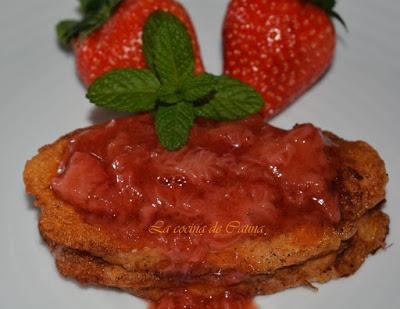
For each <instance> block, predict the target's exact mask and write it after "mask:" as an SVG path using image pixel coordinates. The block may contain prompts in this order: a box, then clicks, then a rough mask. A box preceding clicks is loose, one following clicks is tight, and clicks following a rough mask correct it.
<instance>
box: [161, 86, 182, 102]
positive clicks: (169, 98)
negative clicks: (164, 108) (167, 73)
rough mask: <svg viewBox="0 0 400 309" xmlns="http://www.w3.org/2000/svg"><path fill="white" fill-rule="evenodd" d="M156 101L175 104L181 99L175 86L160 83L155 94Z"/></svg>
mask: <svg viewBox="0 0 400 309" xmlns="http://www.w3.org/2000/svg"><path fill="white" fill-rule="evenodd" d="M157 99H158V101H160V102H161V103H165V104H176V103H178V102H181V101H182V99H181V98H180V96H179V95H178V94H177V92H176V91H175V87H173V86H171V85H162V86H161V88H160V89H159V91H158V95H157Z"/></svg>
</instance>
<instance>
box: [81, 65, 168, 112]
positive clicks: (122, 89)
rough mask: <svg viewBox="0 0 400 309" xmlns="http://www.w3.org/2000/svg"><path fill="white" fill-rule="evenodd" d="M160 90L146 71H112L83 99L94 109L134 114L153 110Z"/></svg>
mask: <svg viewBox="0 0 400 309" xmlns="http://www.w3.org/2000/svg"><path fill="white" fill-rule="evenodd" d="M159 88H160V82H159V81H158V80H157V78H156V77H155V76H154V74H153V73H152V72H151V71H149V70H145V69H115V70H112V71H110V72H108V73H105V74H104V75H103V76H101V77H99V78H98V79H96V80H95V82H94V83H93V84H92V85H91V86H90V87H89V90H88V93H87V95H86V96H87V98H88V99H89V100H90V102H92V103H94V104H96V105H97V106H101V107H106V108H109V109H112V110H115V111H121V112H133V113H137V112H145V111H150V110H153V109H154V108H155V106H156V100H157V92H158V90H159Z"/></svg>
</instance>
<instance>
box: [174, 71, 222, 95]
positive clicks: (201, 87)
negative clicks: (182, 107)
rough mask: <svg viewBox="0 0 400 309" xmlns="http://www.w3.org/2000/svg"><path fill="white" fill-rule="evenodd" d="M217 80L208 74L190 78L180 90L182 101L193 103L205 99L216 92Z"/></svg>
mask: <svg viewBox="0 0 400 309" xmlns="http://www.w3.org/2000/svg"><path fill="white" fill-rule="evenodd" d="M216 80H217V79H216V77H215V76H214V75H211V74H208V73H203V74H201V75H198V76H192V77H190V78H188V79H187V80H185V82H184V83H183V85H182V87H181V89H180V92H181V96H182V99H184V100H185V101H189V102H193V101H197V100H199V99H202V98H204V97H205V96H207V95H209V94H210V93H211V92H213V91H214V90H215V85H216Z"/></svg>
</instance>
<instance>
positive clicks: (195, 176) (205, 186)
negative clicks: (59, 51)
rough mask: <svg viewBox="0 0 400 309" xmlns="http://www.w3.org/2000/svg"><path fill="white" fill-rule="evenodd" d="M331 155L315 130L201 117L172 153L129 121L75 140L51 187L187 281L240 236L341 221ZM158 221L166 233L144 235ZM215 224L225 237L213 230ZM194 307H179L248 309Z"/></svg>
mask: <svg viewBox="0 0 400 309" xmlns="http://www.w3.org/2000/svg"><path fill="white" fill-rule="evenodd" d="M328 148H329V146H328V145H327V140H326V139H325V138H324V137H323V135H322V133H321V131H320V130H319V129H317V128H316V127H314V126H313V125H311V124H304V125H297V126H295V127H294V128H293V129H292V130H290V131H286V130H282V129H278V128H275V127H272V126H270V125H268V124H265V123H264V122H263V120H262V118H261V117H260V116H253V117H250V118H247V119H244V120H241V121H235V122H219V123H216V122H211V121H205V120H199V121H198V122H197V123H196V125H195V127H194V128H193V130H192V132H191V136H190V139H189V142H188V144H187V145H186V146H184V147H183V148H182V149H181V150H179V151H177V152H169V151H167V150H166V149H164V148H163V147H162V146H160V144H159V143H158V140H157V137H156V135H155V132H154V124H153V119H152V117H151V116H150V115H139V116H132V117H128V118H123V119H118V120H112V121H110V122H109V123H106V124H103V125H97V126H94V127H91V128H89V129H86V130H83V131H81V132H80V133H78V134H77V135H75V136H74V137H73V138H72V139H71V140H70V142H69V146H68V148H67V150H66V152H65V155H64V158H63V160H62V162H61V163H60V166H59V172H58V175H57V176H56V177H54V179H53V180H52V188H53V190H54V191H55V193H56V194H57V195H58V196H59V197H60V198H61V199H63V200H65V201H66V202H69V203H71V204H72V205H74V207H75V208H76V209H77V211H79V213H81V215H82V217H83V219H84V220H85V221H86V222H88V223H89V224H93V225H96V226H99V227H101V228H104V229H107V230H108V231H110V232H111V233H113V234H114V235H115V236H116V237H118V238H119V239H120V240H121V241H124V242H126V243H128V244H130V245H131V246H132V247H135V248H143V247H150V248H158V249H159V250H162V251H163V252H164V253H165V254H166V255H167V256H169V257H171V261H172V262H171V265H166V266H165V268H164V269H160V271H164V272H180V273H183V274H185V273H189V272H191V271H193V270H195V269H197V270H198V269H199V268H201V267H202V263H201V262H202V261H204V257H205V256H206V255H207V253H209V252H212V251H218V250H220V249H222V248H224V247H226V246H229V245H232V244H233V243H235V242H237V241H238V240H240V239H243V238H256V237H271V236H273V235H274V234H275V233H283V232H285V230H286V229H287V228H288V227H290V226H291V225H293V224H296V222H297V223H298V222H304V220H306V221H311V222H314V221H315V222H321V221H323V222H326V223H328V224H336V223H338V221H339V219H340V212H339V209H338V204H337V200H336V195H335V193H334V190H333V188H332V182H333V180H334V177H335V169H334V167H333V164H332V162H330V160H329V156H328V155H327V150H328ZM162 222H164V225H163V227H162V229H161V230H164V229H167V228H168V226H170V229H169V230H168V231H167V232H166V233H160V229H158V230H156V231H155V232H154V230H152V231H153V232H154V233H151V232H150V230H149V228H150V227H151V226H154V225H156V226H157V227H160V226H161V223H162ZM232 222H236V224H237V223H238V225H234V226H231V225H230V223H232ZM215 225H219V226H221V230H220V231H218V233H209V229H210V228H212V227H213V226H215ZM228 226H230V228H229V229H228ZM261 227H262V228H261ZM164 231H165V230H164ZM179 295H180V294H179ZM182 297H183V296H182V295H180V296H174V297H172V298H171V297H169V298H168V297H167V298H165V299H163V300H162V301H161V302H160V304H158V305H154V306H155V307H154V308H159V309H163V308H179V307H177V306H175V307H174V305H171V304H174V301H175V302H176V301H177V299H178V298H179V299H180V301H179V303H182ZM188 297H189V296H187V295H186V296H184V298H185V299H186V300H187V301H189V300H188V299H189V298H188ZM204 301H205V300H204ZM224 302H225V303H226V305H224ZM229 302H230V303H232V305H231V306H228V303H229ZM194 303H196V304H199V303H200V304H202V305H201V306H200V307H199V306H197V307H196V306H192V307H191V306H189V305H188V306H186V307H185V308H232V309H233V308H251V307H249V306H250V305H248V302H247V300H245V299H242V300H241V301H240V302H239V301H238V300H237V299H236V298H234V300H233V301H232V299H231V298H229V297H228V298H225V297H222V298H220V299H218V300H215V299H214V300H213V301H212V302H210V303H209V304H208V302H207V304H208V305H207V304H206V303H201V302H199V301H197V300H196V301H195V302H194ZM217 304H220V306H219V307H215V306H218V305H217ZM235 304H236V305H235ZM238 304H241V305H240V306H239V305H238ZM171 306H172V307H171Z"/></svg>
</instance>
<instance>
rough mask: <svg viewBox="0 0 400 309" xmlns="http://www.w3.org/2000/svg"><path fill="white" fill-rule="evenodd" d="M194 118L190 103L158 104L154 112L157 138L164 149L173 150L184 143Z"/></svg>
mask: <svg viewBox="0 0 400 309" xmlns="http://www.w3.org/2000/svg"><path fill="white" fill-rule="evenodd" d="M194 119H195V114H194V107H193V105H192V104H190V103H182V102H181V103H178V104H176V105H172V106H166V107H165V106H160V107H159V109H158V110H157V111H156V113H155V124H156V132H157V136H158V139H159V141H160V143H161V145H163V146H164V147H165V148H166V149H168V150H169V151H175V150H178V149H180V148H181V147H182V146H183V145H185V144H186V142H187V140H188V138H189V133H190V130H191V128H192V126H193V123H194Z"/></svg>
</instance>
